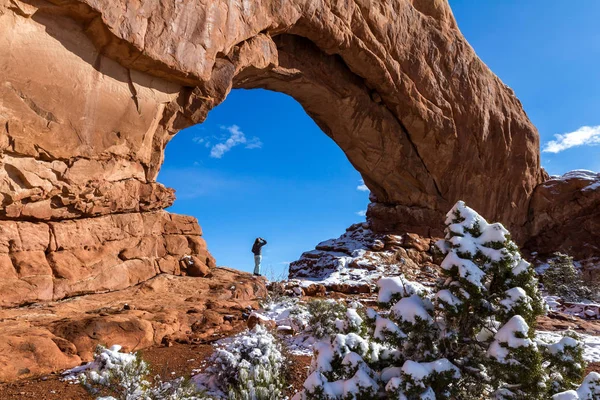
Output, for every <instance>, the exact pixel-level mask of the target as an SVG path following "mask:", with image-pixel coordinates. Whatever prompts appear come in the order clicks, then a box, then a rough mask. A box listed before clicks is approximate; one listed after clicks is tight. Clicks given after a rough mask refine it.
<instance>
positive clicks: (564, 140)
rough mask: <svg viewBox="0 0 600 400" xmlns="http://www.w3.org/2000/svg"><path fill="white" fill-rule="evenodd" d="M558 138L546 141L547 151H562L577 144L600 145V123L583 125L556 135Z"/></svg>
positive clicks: (545, 150)
mask: <svg viewBox="0 0 600 400" xmlns="http://www.w3.org/2000/svg"><path fill="white" fill-rule="evenodd" d="M554 137H555V138H556V140H552V141H550V142H548V143H546V146H545V147H544V150H543V151H544V152H545V153H560V152H561V151H563V150H567V149H570V148H571V147H577V146H594V145H600V125H598V126H582V127H581V128H579V129H577V130H576V131H575V132H569V133H564V134H562V135H554Z"/></svg>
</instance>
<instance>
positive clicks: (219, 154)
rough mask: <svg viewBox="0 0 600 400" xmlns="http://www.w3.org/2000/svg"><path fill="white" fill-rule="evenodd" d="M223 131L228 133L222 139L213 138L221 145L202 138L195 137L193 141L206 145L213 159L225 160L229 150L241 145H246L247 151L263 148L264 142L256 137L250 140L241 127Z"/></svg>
mask: <svg viewBox="0 0 600 400" xmlns="http://www.w3.org/2000/svg"><path fill="white" fill-rule="evenodd" d="M220 128H221V129H222V130H224V131H226V132H227V134H226V135H222V136H221V137H220V138H218V137H216V136H212V138H211V139H213V140H215V141H218V142H219V143H217V144H215V145H213V144H212V143H211V141H210V140H209V139H208V138H206V137H202V136H195V137H193V138H192V141H193V142H194V143H196V144H200V145H204V147H206V148H210V156H211V157H212V158H223V155H225V153H227V152H228V151H229V150H231V149H232V148H234V147H235V146H239V145H246V146H245V148H247V149H250V150H252V149H260V148H262V145H263V144H262V142H261V141H260V139H259V138H257V137H256V136H253V137H252V138H250V139H248V138H246V135H245V134H244V132H242V130H241V129H240V127H239V126H237V125H231V126H221V127H220Z"/></svg>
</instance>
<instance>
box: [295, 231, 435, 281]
mask: <svg viewBox="0 0 600 400" xmlns="http://www.w3.org/2000/svg"><path fill="white" fill-rule="evenodd" d="M431 247H432V246H431V240H430V239H429V238H422V237H420V236H418V235H416V234H412V233H406V234H404V235H390V234H376V233H374V232H372V231H371V230H370V229H369V227H368V224H367V223H361V224H354V225H352V226H350V227H349V228H348V229H347V230H346V233H344V234H343V235H342V236H340V237H339V238H337V239H330V240H326V241H324V242H321V243H319V244H318V245H317V246H316V248H315V250H311V251H307V252H305V253H303V254H302V256H301V257H300V259H299V260H297V261H294V262H292V263H291V264H290V272H289V278H290V280H292V281H296V282H298V283H299V285H300V286H301V287H303V288H304V289H305V290H304V291H305V292H307V291H308V292H313V291H315V290H313V289H314V287H315V285H316V286H321V287H324V288H326V289H327V290H331V291H336V292H342V293H371V292H372V290H373V289H374V286H375V283H376V281H377V280H378V279H380V278H381V277H383V276H388V277H390V276H399V275H404V276H407V277H410V278H411V279H415V278H418V279H419V280H420V281H425V282H427V281H433V279H435V276H436V269H437V266H435V265H434V264H433V258H432V254H431V250H432V249H431ZM309 288H310V289H309Z"/></svg>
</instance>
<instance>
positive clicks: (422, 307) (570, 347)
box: [295, 201, 589, 400]
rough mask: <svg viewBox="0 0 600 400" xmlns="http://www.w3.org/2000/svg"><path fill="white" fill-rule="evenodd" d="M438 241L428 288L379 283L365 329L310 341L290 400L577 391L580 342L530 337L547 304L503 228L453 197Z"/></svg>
mask: <svg viewBox="0 0 600 400" xmlns="http://www.w3.org/2000/svg"><path fill="white" fill-rule="evenodd" d="M437 246H438V247H439V249H440V251H441V252H442V253H443V254H444V256H445V258H444V261H443V262H442V264H441V267H442V271H443V277H442V279H440V282H439V283H438V285H437V287H436V288H435V290H431V289H428V288H426V287H425V286H423V285H421V284H419V283H416V282H410V281H407V280H406V279H404V277H402V276H400V277H391V278H383V279H381V280H380V281H379V282H378V286H379V307H378V310H377V311H375V310H373V309H367V310H366V311H364V312H362V314H361V318H363V319H364V324H365V327H366V330H356V329H354V333H352V332H351V333H348V332H347V331H344V330H343V329H339V332H338V333H337V334H332V335H330V336H329V337H326V338H324V340H322V341H321V342H320V343H319V344H317V345H316V346H315V355H316V356H315V359H314V361H313V364H312V366H311V373H310V375H309V377H308V379H307V380H306V382H305V384H304V390H303V391H302V392H301V393H299V394H297V395H296V396H295V400H296V399H302V400H333V399H336V400H337V399H340V400H352V399H374V398H387V399H399V400H412V399H428V400H433V399H489V398H494V399H532V400H536V399H547V398H549V397H550V396H551V395H553V394H555V393H557V392H559V391H564V390H569V389H575V388H576V387H575V383H576V382H579V381H580V380H581V374H582V371H583V369H582V368H584V363H583V360H582V359H581V352H580V348H578V347H577V346H576V345H575V344H574V343H576V342H575V341H574V340H573V339H572V338H568V339H563V342H560V343H562V344H560V343H559V344H557V345H549V344H547V343H543V342H541V341H539V340H536V339H535V338H534V329H535V321H536V318H537V317H538V316H539V315H540V314H542V312H543V310H544V307H543V303H542V300H541V297H540V295H539V294H538V289H537V287H538V284H537V280H536V279H535V273H534V270H533V268H532V267H531V265H530V264H529V263H528V262H527V261H525V260H523V259H522V258H521V255H520V254H519V251H518V248H517V246H516V245H515V243H514V242H513V241H512V240H511V238H510V234H509V232H508V231H507V230H506V229H505V228H504V227H503V226H502V225H501V224H498V223H495V224H488V223H487V222H486V221H485V219H484V218H482V217H481V216H480V215H479V214H477V213H476V212H475V211H474V210H472V209H470V208H469V207H467V206H466V205H465V204H464V203H463V202H462V201H459V202H458V203H456V205H455V206H454V207H453V208H452V210H451V211H450V212H449V213H448V214H447V219H446V236H445V238H444V239H443V240H441V241H439V242H438V243H437ZM364 332H366V333H364ZM567 360H571V361H572V362H571V363H569V362H566V361H567ZM588 386H589V385H588ZM586 390H587V389H586ZM565 393H566V392H565Z"/></svg>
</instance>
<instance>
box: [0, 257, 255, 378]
mask: <svg viewBox="0 0 600 400" xmlns="http://www.w3.org/2000/svg"><path fill="white" fill-rule="evenodd" d="M212 274H213V279H198V278H191V277H181V276H171V275H168V274H163V275H160V276H158V277H155V278H152V279H150V280H148V281H146V282H144V283H143V284H141V285H138V286H135V287H130V288H128V289H124V290H119V291H115V292H110V293H101V294H92V295H87V296H80V297H76V298H73V299H70V300H68V301H60V302H47V303H44V304H38V305H34V306H28V307H19V308H8V309H0V337H1V338H2V340H0V382H6V381H11V380H14V379H18V378H25V377H29V376H36V375H40V374H47V373H49V372H52V371H57V370H61V369H65V368H71V367H74V366H76V365H78V364H79V363H81V362H82V361H89V360H90V359H91V358H92V354H93V352H94V349H95V347H96V345H98V344H103V345H108V346H111V345H113V344H120V345H122V346H124V349H125V351H137V350H140V349H143V348H146V347H149V346H152V345H160V344H161V343H162V342H165V341H166V342H168V341H171V340H183V341H186V342H189V341H192V342H196V341H201V340H207V339H210V340H212V339H214V335H215V334H219V333H223V332H228V331H230V330H231V329H232V328H233V325H234V324H238V325H245V321H244V320H243V317H242V313H243V312H245V310H246V307H248V306H253V307H255V308H256V307H258V303H257V298H258V297H264V296H266V289H265V286H264V283H263V281H262V280H259V279H255V278H254V277H252V276H251V275H250V274H246V273H240V272H237V271H232V270H228V269H224V268H215V269H213V270H212ZM225 316H227V318H225Z"/></svg>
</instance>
